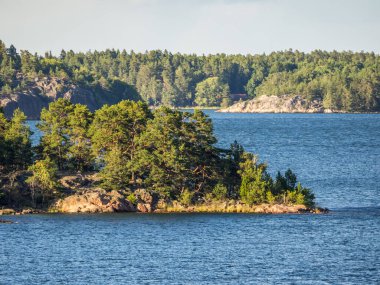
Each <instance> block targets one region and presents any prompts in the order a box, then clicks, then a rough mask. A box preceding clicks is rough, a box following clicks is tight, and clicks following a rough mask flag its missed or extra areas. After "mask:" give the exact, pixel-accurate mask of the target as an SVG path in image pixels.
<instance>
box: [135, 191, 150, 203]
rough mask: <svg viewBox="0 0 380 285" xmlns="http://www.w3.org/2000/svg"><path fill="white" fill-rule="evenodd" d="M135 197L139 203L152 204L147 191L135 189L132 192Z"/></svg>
mask: <svg viewBox="0 0 380 285" xmlns="http://www.w3.org/2000/svg"><path fill="white" fill-rule="evenodd" d="M134 194H135V196H136V198H137V199H139V200H140V201H142V202H144V203H145V204H152V203H153V200H154V199H153V195H152V194H150V193H149V192H148V191H147V190H145V189H137V190H136V191H135V192H134Z"/></svg>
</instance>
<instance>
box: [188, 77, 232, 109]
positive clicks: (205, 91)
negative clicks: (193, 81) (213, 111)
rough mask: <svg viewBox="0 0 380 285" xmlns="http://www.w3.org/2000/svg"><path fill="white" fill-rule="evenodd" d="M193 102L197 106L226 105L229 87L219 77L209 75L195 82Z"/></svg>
mask: <svg viewBox="0 0 380 285" xmlns="http://www.w3.org/2000/svg"><path fill="white" fill-rule="evenodd" d="M195 91H196V92H195V103H196V104H197V105H198V106H220V105H221V103H222V102H223V104H224V105H228V104H229V101H228V97H229V93H230V90H229V87H228V85H227V84H223V83H222V82H221V80H220V79H219V77H210V78H207V79H205V80H203V81H202V82H200V83H198V84H197V87H196V88H195Z"/></svg>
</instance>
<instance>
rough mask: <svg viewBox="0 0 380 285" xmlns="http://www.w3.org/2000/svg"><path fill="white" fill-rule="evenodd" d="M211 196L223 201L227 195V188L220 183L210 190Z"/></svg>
mask: <svg viewBox="0 0 380 285" xmlns="http://www.w3.org/2000/svg"><path fill="white" fill-rule="evenodd" d="M212 194H213V196H214V198H215V199H216V200H224V199H226V198H227V194H228V190H227V187H226V186H224V185H223V184H222V183H218V184H216V185H215V187H214V189H213V190H212Z"/></svg>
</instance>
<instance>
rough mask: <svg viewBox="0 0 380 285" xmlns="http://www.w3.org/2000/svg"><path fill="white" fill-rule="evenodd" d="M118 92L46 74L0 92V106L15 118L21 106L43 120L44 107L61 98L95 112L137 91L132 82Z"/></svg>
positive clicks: (6, 113)
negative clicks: (94, 87)
mask: <svg viewBox="0 0 380 285" xmlns="http://www.w3.org/2000/svg"><path fill="white" fill-rule="evenodd" d="M118 87H119V88H118V91H117V92H114V91H111V90H108V89H106V88H97V89H96V91H94V90H95V89H90V88H85V87H81V86H79V85H77V84H74V83H71V82H69V81H68V80H66V79H60V78H56V77H45V78H43V79H37V78H36V79H35V80H34V81H32V82H29V83H27V84H26V86H25V87H24V88H22V91H17V92H12V93H10V94H7V95H0V106H1V107H2V108H3V110H4V113H5V116H6V117H8V118H9V117H11V116H12V114H13V111H14V110H15V109H16V108H20V109H21V110H22V111H23V112H24V113H25V115H26V116H27V117H28V119H30V120H37V119H39V116H40V112H41V110H42V108H44V107H45V108H46V107H47V106H48V104H49V103H50V102H53V101H55V100H57V99H58V98H66V99H69V100H70V101H71V102H72V103H80V104H84V105H87V106H88V108H89V109H90V110H91V111H95V110H97V109H99V108H101V107H102V106H103V105H104V104H110V105H111V104H116V103H118V102H119V101H121V100H124V99H136V98H134V97H135V94H134V90H132V89H131V90H129V88H128V85H125V86H118Z"/></svg>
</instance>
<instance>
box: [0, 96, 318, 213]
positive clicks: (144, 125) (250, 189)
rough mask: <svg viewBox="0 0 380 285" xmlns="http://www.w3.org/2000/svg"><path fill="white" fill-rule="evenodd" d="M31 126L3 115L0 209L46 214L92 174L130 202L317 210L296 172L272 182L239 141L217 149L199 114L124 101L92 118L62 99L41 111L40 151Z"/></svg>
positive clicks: (207, 120) (17, 115)
mask: <svg viewBox="0 0 380 285" xmlns="http://www.w3.org/2000/svg"><path fill="white" fill-rule="evenodd" d="M25 119H26V117H25V115H24V114H23V113H22V112H21V111H20V110H16V111H15V112H14V115H13V117H12V118H11V119H9V120H7V119H6V118H5V117H4V115H3V114H1V113H0V130H1V131H0V205H1V204H2V205H20V204H23V203H24V204H26V205H29V206H30V205H32V206H34V207H36V206H40V207H43V206H45V207H46V205H47V204H48V203H49V201H51V200H54V199H55V198H57V197H62V196H64V195H65V193H66V192H65V191H67V189H66V190H65V189H64V187H63V186H62V184H60V183H59V177H62V176H64V175H67V174H70V173H74V174H75V173H86V172H95V173H96V176H97V180H96V183H97V184H96V187H101V188H102V189H105V190H107V191H112V190H123V191H126V192H125V193H127V194H128V199H129V200H130V201H134V196H133V195H134V192H135V190H136V189H142V188H144V189H148V191H149V192H150V193H154V194H155V195H157V196H159V197H160V198H161V199H164V200H166V201H173V200H175V201H179V202H180V203H181V204H183V205H185V206H187V205H191V204H193V203H202V202H204V201H206V200H210V199H217V200H223V199H234V200H241V201H243V202H244V203H246V204H248V205H253V204H260V203H281V204H304V205H306V206H308V207H312V206H313V205H314V195H313V194H312V192H311V191H310V190H309V189H307V188H304V187H303V186H301V184H300V183H297V178H296V176H295V175H294V173H293V172H292V171H291V170H287V171H286V172H285V174H284V175H283V174H281V173H280V172H279V173H278V174H277V177H276V178H272V177H271V176H270V175H269V174H268V172H267V170H266V169H267V166H266V164H264V163H260V162H259V161H258V158H257V156H255V155H253V154H252V153H248V152H245V151H244V149H243V147H242V146H241V145H239V144H238V143H237V142H234V143H233V144H231V147H230V149H219V148H216V147H215V143H216V138H215V136H214V134H213V126H212V122H211V120H210V118H208V117H207V116H206V115H205V114H204V113H203V112H202V111H199V110H195V111H194V112H193V113H189V112H181V111H178V110H172V109H170V108H168V107H160V108H157V109H156V110H154V111H151V110H150V109H149V108H148V105H147V104H146V103H143V102H141V101H140V102H134V101H121V102H120V103H118V104H115V105H104V106H103V107H102V108H101V109H99V110H97V111H96V112H95V113H92V112H90V111H89V109H88V108H87V107H86V106H85V105H81V104H72V103H71V102H70V101H68V100H66V99H62V98H60V99H58V100H57V101H55V102H53V103H50V105H49V108H47V109H43V111H42V113H41V121H40V123H39V124H38V128H39V129H40V130H41V132H42V134H43V135H42V137H41V139H40V143H39V144H38V145H37V146H35V147H32V146H31V141H30V135H31V132H30V130H29V127H28V126H26V125H25ZM66 194H67V193H66Z"/></svg>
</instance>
